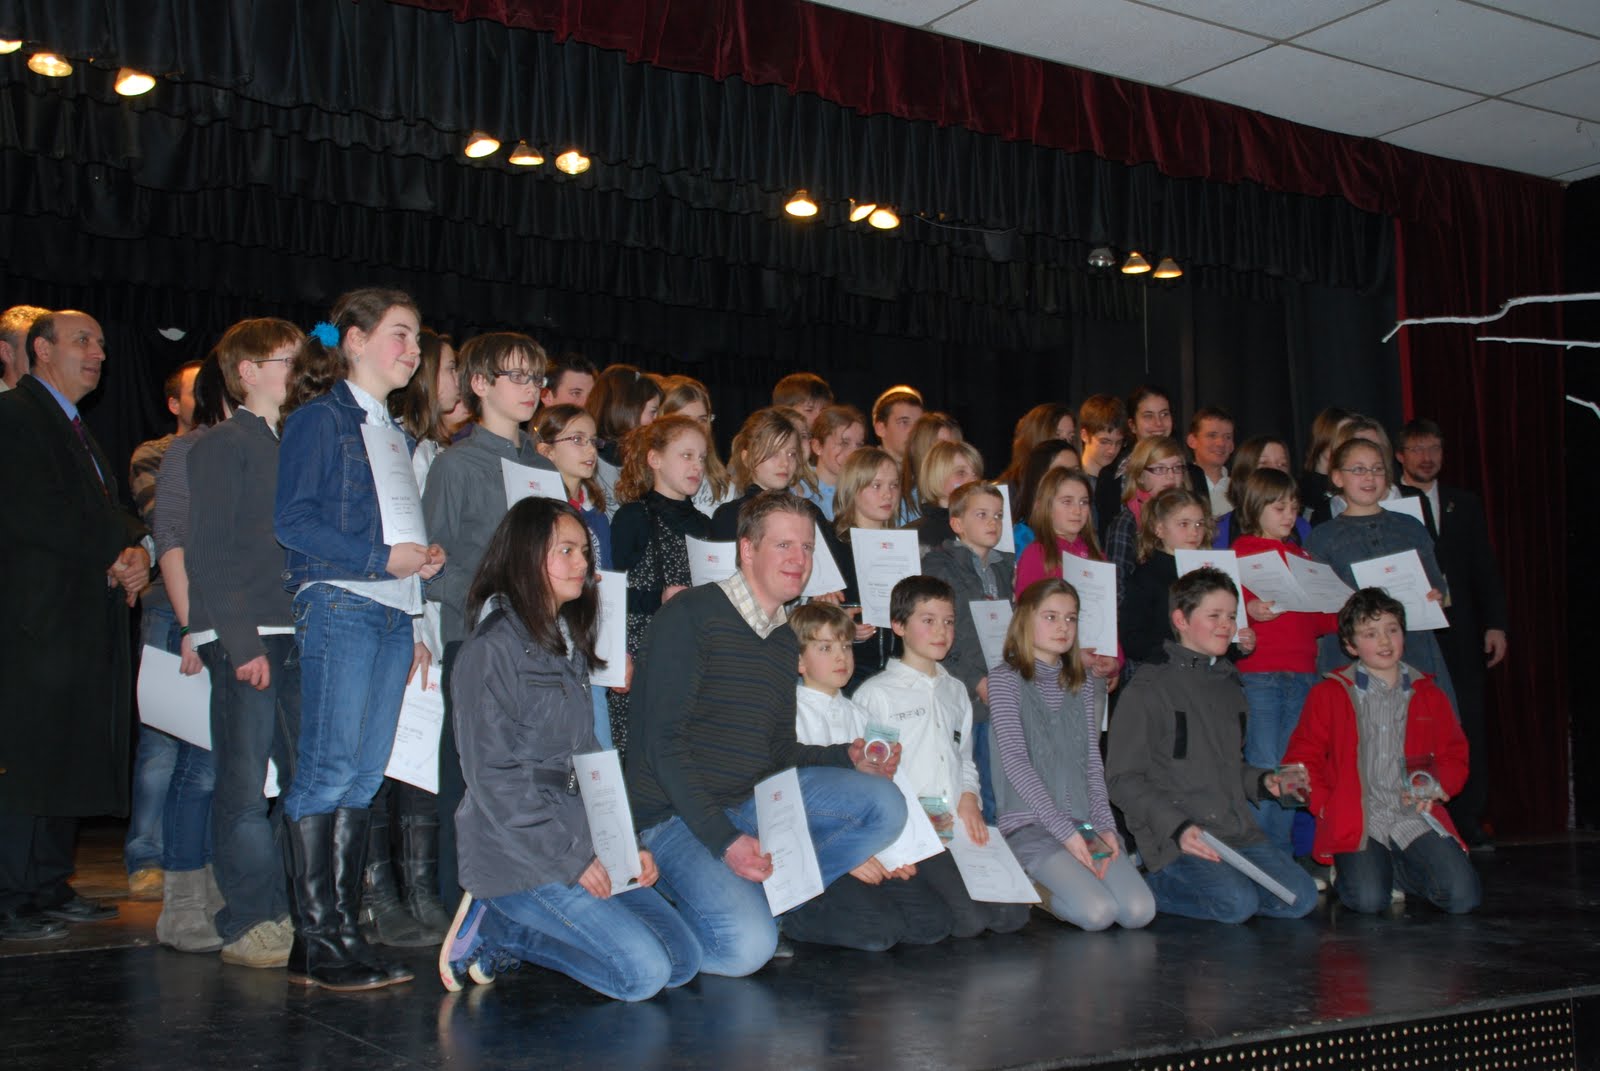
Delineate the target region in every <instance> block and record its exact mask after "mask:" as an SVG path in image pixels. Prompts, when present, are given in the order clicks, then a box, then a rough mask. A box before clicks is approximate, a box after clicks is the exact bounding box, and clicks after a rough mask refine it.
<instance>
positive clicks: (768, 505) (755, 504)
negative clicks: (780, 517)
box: [734, 491, 816, 544]
mask: <svg viewBox="0 0 1600 1071" xmlns="http://www.w3.org/2000/svg"><path fill="white" fill-rule="evenodd" d="M815 508H816V507H815V506H813V505H812V504H811V503H809V502H807V501H806V500H805V499H803V498H801V497H800V496H799V495H797V494H793V493H791V492H789V491H762V492H761V493H760V494H759V495H752V496H751V497H750V498H749V499H747V500H746V501H745V504H744V505H742V506H740V507H739V528H738V532H737V534H736V535H735V537H734V538H735V539H736V540H737V541H738V542H741V543H742V542H744V541H745V540H746V539H748V540H749V541H750V542H751V543H752V544H759V543H760V542H761V537H762V536H764V535H766V531H767V518H768V517H771V516H772V515H773V514H774V513H793V514H795V515H796V516H798V517H804V518H805V519H806V520H808V521H811V522H812V523H813V524H815V523H816V514H815V513H813V512H812V510H814V509H815Z"/></svg>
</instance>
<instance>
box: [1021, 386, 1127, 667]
mask: <svg viewBox="0 0 1600 1071" xmlns="http://www.w3.org/2000/svg"><path fill="white" fill-rule="evenodd" d="M1085 404H1087V403H1085ZM1121 404H1122V403H1121V402H1118V403H1117V405H1118V407H1119V408H1120V406H1121ZM1119 422H1120V420H1119ZM1121 441H1122V439H1121V433H1120V432H1119V433H1118V436H1117V442H1119V443H1120V442H1121ZM1108 461H1109V459H1108ZM1093 503H1094V487H1093V485H1092V484H1091V483H1090V482H1089V477H1088V475H1086V474H1085V473H1084V472H1083V470H1082V469H1051V470H1050V471H1049V472H1047V473H1045V474H1044V478H1043V479H1042V480H1040V481H1039V490H1038V493H1037V494H1036V495H1035V496H1034V501H1033V516H1032V518H1031V523H1032V527H1033V530H1034V533H1035V534H1036V535H1037V536H1038V538H1037V539H1036V540H1035V541H1034V542H1032V543H1030V544H1028V549H1026V550H1024V551H1023V552H1022V554H1021V556H1020V557H1018V558H1017V578H1016V585H1015V586H1016V591H1017V594H1019V595H1020V594H1021V593H1022V592H1023V590H1024V589H1025V588H1027V586H1028V585H1029V584H1032V583H1033V582H1034V581H1035V580H1043V579H1044V578H1045V577H1047V576H1057V577H1058V576H1060V575H1061V561H1062V556H1063V555H1066V554H1071V555H1073V556H1074V557H1078V558H1087V559H1088V560H1090V561H1097V562H1103V561H1105V560H1106V556H1105V555H1104V554H1102V553H1100V543H1099V540H1097V539H1096V538H1095V534H1094V505H1093ZM1051 537H1053V538H1051ZM1084 660H1085V664H1086V665H1088V667H1089V671H1090V672H1091V673H1093V674H1094V675H1095V676H1097V677H1100V678H1102V679H1104V680H1110V679H1111V678H1112V677H1114V676H1116V675H1117V673H1118V672H1119V671H1120V665H1119V661H1118V659H1117V658H1116V652H1111V653H1109V654H1108V653H1104V652H1101V651H1093V650H1085V651H1084ZM1112 687H1115V685H1113V686H1112Z"/></svg>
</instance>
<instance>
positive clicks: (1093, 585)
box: [1061, 554, 1117, 657]
mask: <svg viewBox="0 0 1600 1071" xmlns="http://www.w3.org/2000/svg"><path fill="white" fill-rule="evenodd" d="M1061 577H1062V579H1063V580H1065V581H1066V582H1067V583H1069V584H1071V585H1072V586H1073V587H1074V588H1076V589H1077V590H1078V646H1079V647H1080V648H1082V649H1083V650H1086V651H1090V650H1092V651H1094V652H1095V654H1101V655H1108V656H1111V657H1115V656H1116V653H1117V567H1116V566H1115V565H1114V564H1112V563H1111V562H1092V561H1089V560H1088V559H1087V558H1079V557H1077V556H1075V555H1072V554H1063V555H1062V556H1061Z"/></svg>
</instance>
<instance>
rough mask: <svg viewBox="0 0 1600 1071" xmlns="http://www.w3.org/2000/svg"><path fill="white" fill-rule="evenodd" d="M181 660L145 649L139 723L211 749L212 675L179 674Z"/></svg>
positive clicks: (153, 649)
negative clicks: (190, 675) (188, 675)
mask: <svg viewBox="0 0 1600 1071" xmlns="http://www.w3.org/2000/svg"><path fill="white" fill-rule="evenodd" d="M181 661H182V660H181V659H180V658H179V657H178V656H177V655H174V654H168V653H167V652H165V651H163V650H162V649H161V648H159V647H150V646H146V647H145V649H144V654H143V655H142V656H141V657H140V659H139V692H138V694H139V720H140V721H142V722H144V723H145V724H146V725H148V726H150V727H151V728H152V729H160V730H161V731H162V732H164V733H166V734H167V735H169V736H175V737H177V738H178V739H179V740H183V741H186V742H187V743H190V744H193V745H194V746H195V747H203V748H205V749H206V750H207V751H210V750H211V674H209V673H207V672H206V671H205V670H201V671H200V672H199V673H196V674H195V675H194V676H192V677H185V676H184V675H183V674H182V673H180V672H179V671H178V665H179V663H180V662H181Z"/></svg>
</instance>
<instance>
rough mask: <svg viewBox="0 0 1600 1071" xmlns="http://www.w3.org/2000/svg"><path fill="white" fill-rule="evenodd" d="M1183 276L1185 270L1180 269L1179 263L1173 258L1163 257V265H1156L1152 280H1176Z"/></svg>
mask: <svg viewBox="0 0 1600 1071" xmlns="http://www.w3.org/2000/svg"><path fill="white" fill-rule="evenodd" d="M1182 274H1183V269H1182V268H1180V267H1178V262H1177V261H1176V260H1173V259H1172V258H1171V257H1162V258H1161V263H1160V264H1157V265H1156V270H1155V273H1154V275H1153V276H1152V278H1156V279H1176V278H1178V277H1179V276H1180V275H1182Z"/></svg>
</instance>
